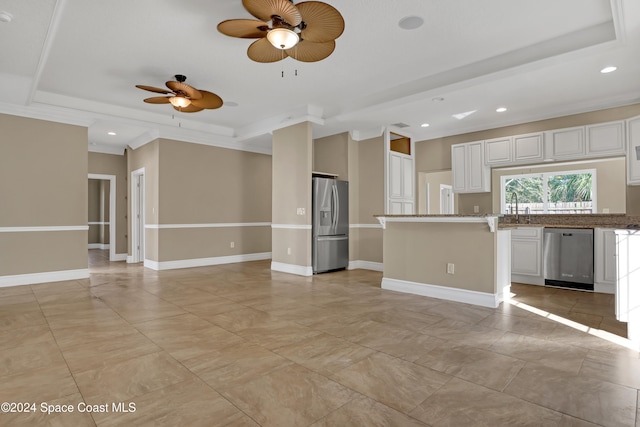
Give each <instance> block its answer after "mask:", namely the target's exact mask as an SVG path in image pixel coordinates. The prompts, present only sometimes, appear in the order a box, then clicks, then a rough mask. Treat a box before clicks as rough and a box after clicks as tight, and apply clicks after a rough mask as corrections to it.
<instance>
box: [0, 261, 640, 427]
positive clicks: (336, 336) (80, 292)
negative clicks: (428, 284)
mask: <svg viewBox="0 0 640 427" xmlns="http://www.w3.org/2000/svg"><path fill="white" fill-rule="evenodd" d="M104 257H105V253H104V252H103V251H91V256H90V269H91V273H92V274H91V278H90V279H87V280H79V281H68V282H59V283H51V284H41V285H32V286H20V287H13V288H2V289H0V401H2V402H5V401H6V402H22V403H24V402H32V403H36V405H37V407H36V409H37V410H36V411H34V412H30V413H0V425H2V426H5V425H6V426H38V425H61V426H73V427H75V426H95V425H97V426H277V427H285V426H340V427H342V426H464V425H468V426H492V427H493V426H514V425H526V426H529V425H530V426H555V425H559V426H591V425H605V426H636V427H637V426H640V412H639V409H638V397H639V391H638V390H639V389H640V356H639V354H638V352H637V351H633V350H630V349H628V348H626V347H625V346H624V345H621V344H624V343H625V341H624V340H622V339H620V341H621V343H614V342H612V341H615V338H616V336H615V335H614V334H624V325H622V324H619V323H617V322H615V319H614V317H613V299H612V298H611V296H608V295H597V294H590V293H583V292H576V291H564V290H554V289H544V288H540V287H534V286H527V285H518V284H514V286H513V288H512V291H513V293H514V294H515V295H514V299H513V300H512V302H511V303H509V304H502V305H501V306H500V307H499V308H498V309H495V310H494V309H488V308H481V307H475V306H470V305H465V304H457V303H452V302H447V301H442V300H436V299H430V298H425V297H418V296H413V295H408V294H401V293H395V292H391V291H385V290H382V289H380V287H379V283H380V279H381V273H377V272H371V271H365V270H354V271H343V272H336V273H329V274H324V275H319V276H315V277H311V278H304V277H297V276H292V275H288V274H282V273H277V272H271V271H270V270H269V262H267V261H259V262H249V263H243V264H230V265H222V266H215V267H203V268H196V269H188V270H172V271H164V272H155V271H151V270H148V269H144V268H142V267H141V266H139V265H127V264H125V263H108V262H106V261H105V260H104ZM606 331H608V332H606ZM603 337H604V338H603ZM42 404H45V406H44V408H47V407H52V408H53V409H54V410H56V411H60V410H61V409H63V408H66V407H67V406H64V405H71V408H73V409H74V412H72V413H63V412H53V413H52V414H46V413H43V412H42V411H41V409H42V408H43V406H41V405H42ZM83 404H89V405H96V406H91V407H90V408H91V409H93V410H94V412H91V413H89V412H81V411H79V409H81V408H83V406H82V405H83ZM112 404H116V405H118V404H121V405H122V406H120V408H127V409H133V406H131V407H130V406H129V404H132V405H135V412H133V411H129V412H123V411H120V412H118V411H115V409H117V408H114V407H113V406H112ZM46 405H50V406H46ZM56 405H57V406H56ZM78 405H80V406H78ZM101 405H102V406H101ZM107 410H108V412H107Z"/></svg>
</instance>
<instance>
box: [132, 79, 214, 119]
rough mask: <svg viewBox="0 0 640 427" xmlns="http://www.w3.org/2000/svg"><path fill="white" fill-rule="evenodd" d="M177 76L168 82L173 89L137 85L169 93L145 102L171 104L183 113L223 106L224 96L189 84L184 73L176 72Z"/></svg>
mask: <svg viewBox="0 0 640 427" xmlns="http://www.w3.org/2000/svg"><path fill="white" fill-rule="evenodd" d="M175 78H176V81H168V82H167V83H166V85H167V87H168V88H169V89H171V90H166V89H160V88H157V87H153V86H144V85H136V87H137V88H139V89H143V90H148V91H149V92H155V93H163V94H165V95H169V96H154V97H152V98H147V99H145V100H144V102H147V103H149V104H171V105H173V108H174V109H176V110H178V111H182V112H183V113H195V112H197V111H202V110H204V109H205V108H206V109H210V110H212V109H215V108H220V107H222V98H220V97H219V96H218V95H216V94H215V93H212V92H207V91H206V90H199V89H196V88H194V87H192V86H189V85H188V84H186V83H185V82H184V81H185V80H187V78H186V77H185V76H183V75H182V74H176V75H175Z"/></svg>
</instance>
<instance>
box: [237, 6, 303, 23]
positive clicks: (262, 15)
mask: <svg viewBox="0 0 640 427" xmlns="http://www.w3.org/2000/svg"><path fill="white" fill-rule="evenodd" d="M242 5H243V6H244V8H245V9H247V11H249V13H250V14H252V15H253V16H255V17H256V18H258V19H261V20H263V21H270V20H271V17H272V16H273V15H277V16H279V17H281V18H282V19H284V20H285V21H286V22H287V23H288V24H290V25H293V26H296V25H298V24H300V22H302V15H300V12H299V11H298V8H297V7H296V6H294V5H293V3H291V2H290V1H289V0H242Z"/></svg>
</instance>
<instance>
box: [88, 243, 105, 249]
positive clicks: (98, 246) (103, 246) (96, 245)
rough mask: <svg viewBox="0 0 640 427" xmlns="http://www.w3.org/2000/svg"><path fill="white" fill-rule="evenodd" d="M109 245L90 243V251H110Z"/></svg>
mask: <svg viewBox="0 0 640 427" xmlns="http://www.w3.org/2000/svg"><path fill="white" fill-rule="evenodd" d="M109 247H110V246H109V244H108V243H106V244H105V243H89V249H102V250H107V249H109Z"/></svg>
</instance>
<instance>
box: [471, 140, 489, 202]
mask: <svg viewBox="0 0 640 427" xmlns="http://www.w3.org/2000/svg"><path fill="white" fill-rule="evenodd" d="M467 150H468V151H467V157H468V162H467V173H468V174H469V176H468V181H467V184H468V185H467V190H468V191H470V192H476V193H477V192H482V191H486V190H485V185H486V183H485V165H484V145H483V143H482V142H471V143H469V144H468V145H467Z"/></svg>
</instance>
